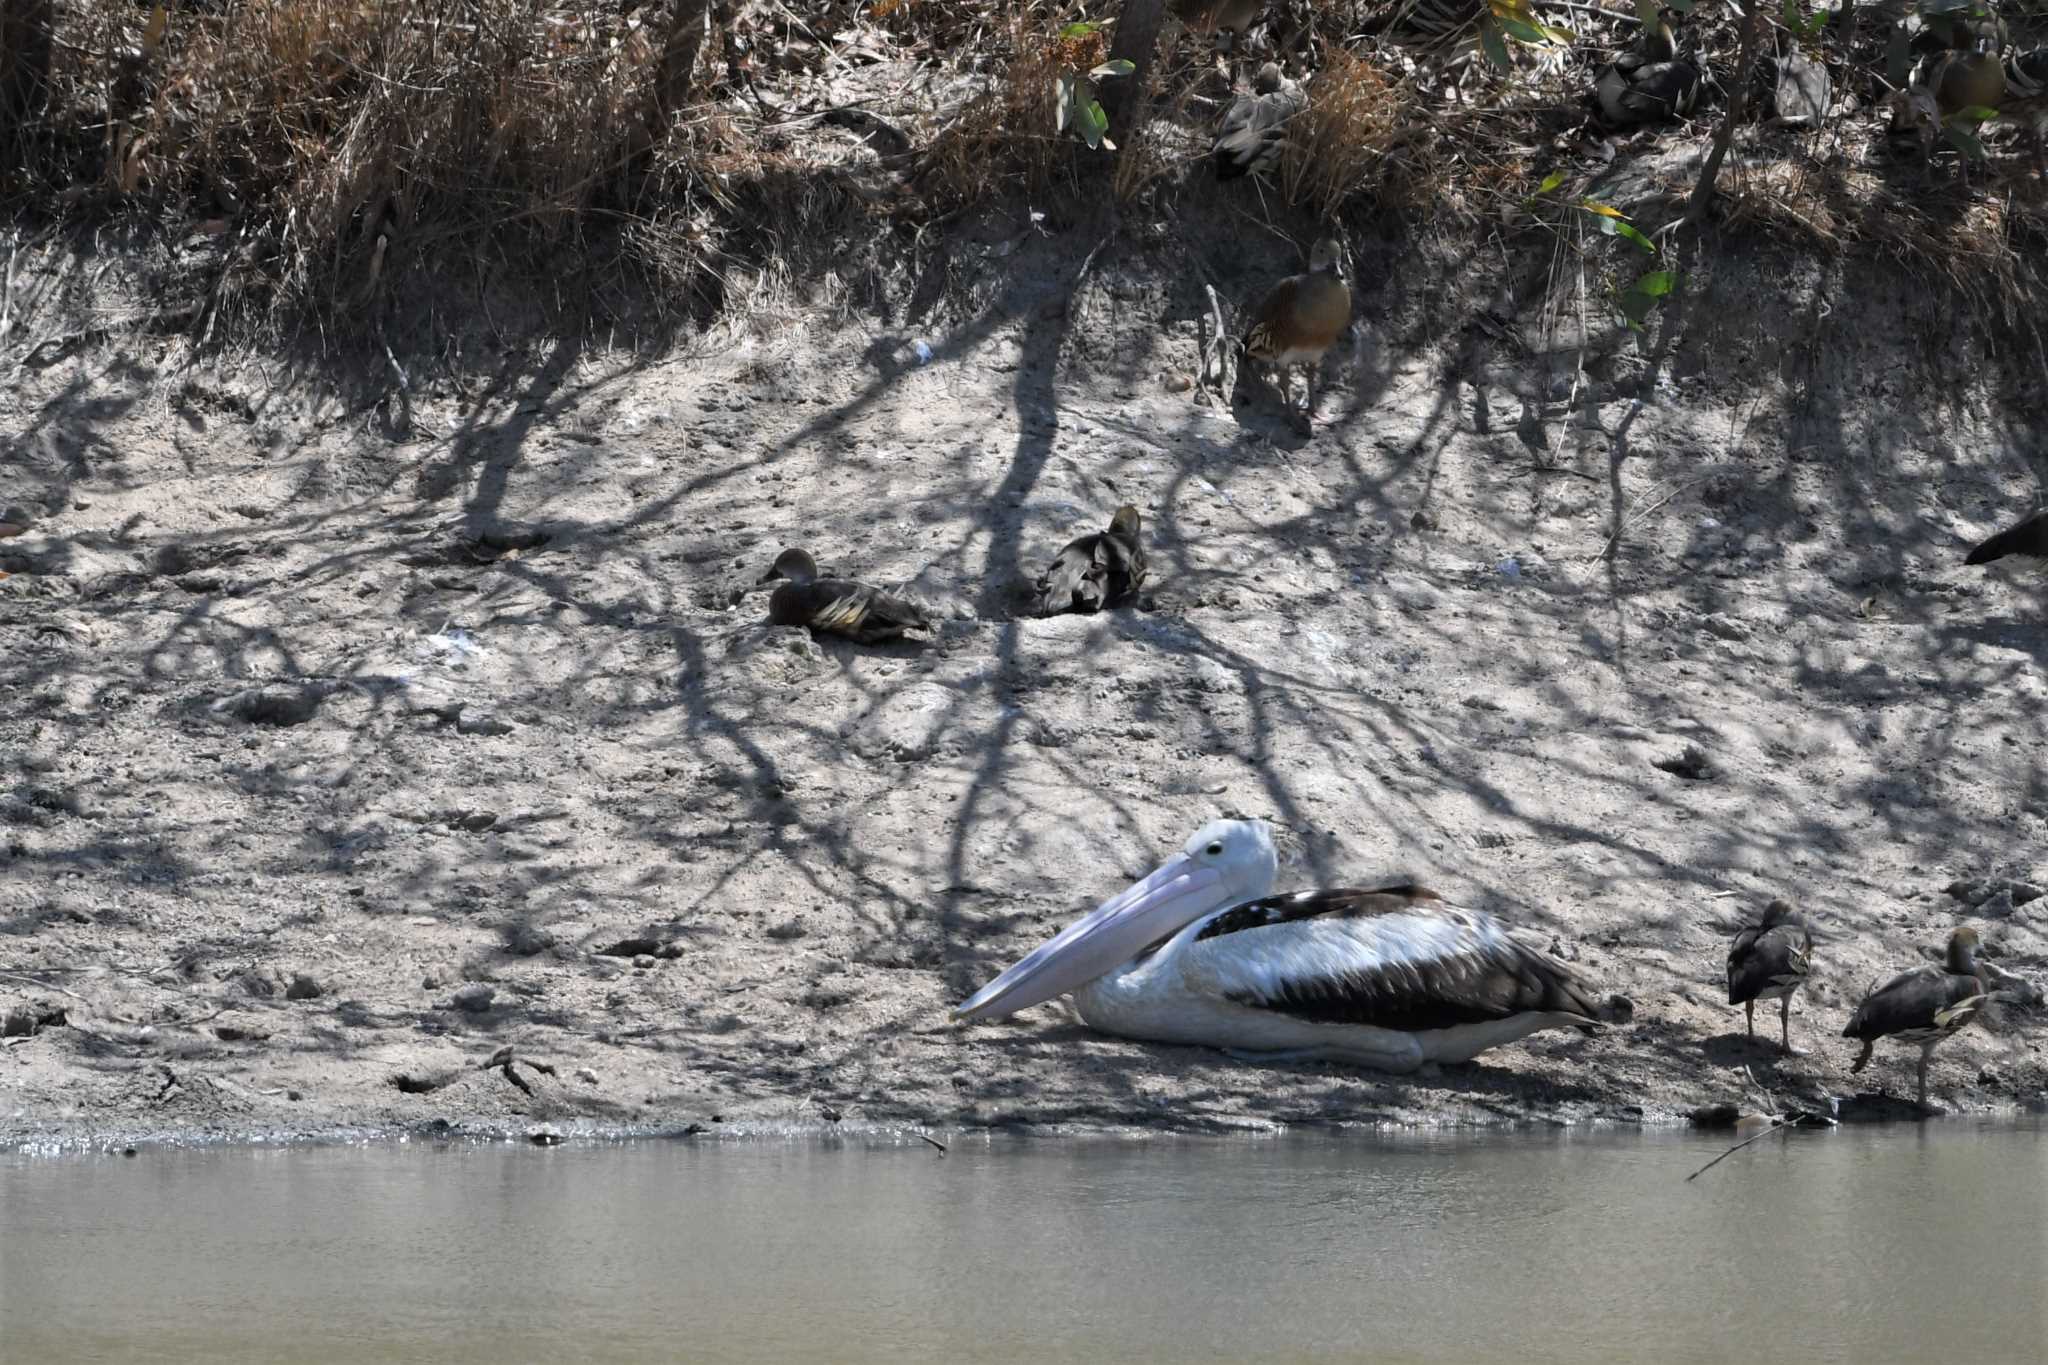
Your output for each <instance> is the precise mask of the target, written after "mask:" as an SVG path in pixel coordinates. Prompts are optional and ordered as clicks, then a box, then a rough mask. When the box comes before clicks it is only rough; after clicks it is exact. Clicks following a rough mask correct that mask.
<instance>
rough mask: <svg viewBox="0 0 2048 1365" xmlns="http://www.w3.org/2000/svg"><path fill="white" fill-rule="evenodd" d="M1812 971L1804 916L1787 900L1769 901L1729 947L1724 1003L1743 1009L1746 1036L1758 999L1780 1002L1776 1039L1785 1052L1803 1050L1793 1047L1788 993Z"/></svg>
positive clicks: (1753, 1025) (1752, 1030)
mask: <svg viewBox="0 0 2048 1365" xmlns="http://www.w3.org/2000/svg"><path fill="white" fill-rule="evenodd" d="M1812 970H1813V935H1812V934H1810V933H1808V932H1807V929H1806V919H1805V917H1804V916H1802V915H1801V914H1800V913H1799V912H1798V911H1796V910H1794V909H1793V908H1792V906H1791V905H1790V904H1789V903H1788V902H1786V901H1781V900H1779V901H1772V902H1771V903H1770V904H1769V905H1767V906H1765V907H1764V917H1763V918H1762V919H1761V920H1759V921H1758V922H1757V923H1755V924H1751V925H1747V926H1745V927H1744V928H1743V929H1742V930H1741V931H1740V932H1738V933H1737V934H1736V935H1735V944H1734V946H1733V947H1731V948H1729V950H1728V1003H1729V1004H1731V1005H1741V1006H1743V1007H1744V1009H1745V1013H1746V1014H1747V1022H1748V1025H1749V1036H1750V1037H1752V1038H1754V1037H1756V1002H1757V1001H1759V1000H1776V1001H1777V1002H1778V1041H1779V1044H1780V1045H1781V1046H1782V1047H1783V1048H1784V1049H1785V1054H1786V1055H1787V1056H1798V1055H1800V1053H1801V1052H1802V1051H1803V1049H1800V1048H1795V1047H1793V1046H1792V995H1793V992H1795V991H1797V990H1798V989H1799V988H1800V987H1801V986H1803V985H1805V984H1806V978H1807V975H1808V974H1809V973H1810V972H1811V971H1812Z"/></svg>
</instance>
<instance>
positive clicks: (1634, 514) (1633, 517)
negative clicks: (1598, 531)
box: [1600, 479, 1699, 559]
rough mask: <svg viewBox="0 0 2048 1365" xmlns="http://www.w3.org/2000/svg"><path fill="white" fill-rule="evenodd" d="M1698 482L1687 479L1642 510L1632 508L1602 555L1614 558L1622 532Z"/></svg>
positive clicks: (1610, 538)
mask: <svg viewBox="0 0 2048 1365" xmlns="http://www.w3.org/2000/svg"><path fill="white" fill-rule="evenodd" d="M1698 482H1699V480H1698V479H1687V480H1686V481H1685V482H1684V483H1682V484H1679V485H1678V486H1677V487H1676V488H1674V489H1672V490H1671V491H1670V492H1669V493H1666V494H1665V495H1664V496H1663V497H1661V498H1659V499H1657V500H1656V501H1655V502H1653V503H1651V504H1650V505H1649V506H1648V507H1645V508H1642V509H1641V510H1637V509H1635V508H1630V509H1629V514H1628V515H1627V516H1626V517H1624V518H1623V519H1622V522H1621V524H1620V525H1619V526H1616V527H1615V528H1614V534H1613V535H1611V536H1609V537H1607V548H1606V549H1604V550H1602V551H1601V552H1600V557H1601V558H1602V559H1612V558H1614V549H1615V547H1616V546H1617V545H1619V544H1620V543H1621V537H1622V534H1623V533H1624V532H1625V531H1627V530H1628V528H1629V527H1631V526H1634V525H1636V524H1637V523H1638V522H1640V521H1642V519H1643V518H1644V517H1647V516H1648V515H1650V513H1652V512H1654V511H1656V510H1657V509H1658V508H1659V507H1662V506H1663V505H1664V504H1665V503H1667V502H1670V501H1671V500H1672V499H1673V498H1675V497H1677V496H1678V495H1679V494H1680V493H1683V492H1684V491H1685V490H1686V489H1688V488H1690V487H1692V486H1693V485H1694V484H1696V483H1698Z"/></svg>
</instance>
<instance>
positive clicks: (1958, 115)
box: [1948, 104, 1998, 123]
mask: <svg viewBox="0 0 2048 1365" xmlns="http://www.w3.org/2000/svg"><path fill="white" fill-rule="evenodd" d="M1997 117H1998V111H1997V110H1996V109H1986V108H1985V107H1984V106H1983V105H1981V104H1973V105H1970V106H1969V107H1968V108H1966V109H1958V110H1956V111H1955V112H1954V113H1953V114H1950V115H1949V116H1948V122H1950V123H1982V122H1984V121H1985V120H1986V119H1994V118H1997Z"/></svg>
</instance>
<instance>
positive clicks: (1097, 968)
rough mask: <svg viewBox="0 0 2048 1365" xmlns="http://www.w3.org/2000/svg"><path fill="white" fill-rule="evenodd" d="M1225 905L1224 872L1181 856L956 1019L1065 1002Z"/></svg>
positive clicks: (1045, 947)
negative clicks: (1056, 1000)
mask: <svg viewBox="0 0 2048 1365" xmlns="http://www.w3.org/2000/svg"><path fill="white" fill-rule="evenodd" d="M1228 900H1229V894H1228V892H1227V891H1225V889H1224V887H1223V875H1222V873H1221V872H1219V871H1217V869H1215V868H1213V867H1207V866H1203V865H1201V864H1199V863H1197V862H1196V861H1195V860H1194V859H1192V858H1190V857H1188V856H1187V855H1186V854H1184V853H1182V854H1176V855H1174V856H1173V857H1172V858H1170V859H1169V860H1167V862H1166V863H1165V864H1164V865H1163V866H1161V867H1160V868H1159V869H1158V870H1157V871H1155V872H1153V873H1152V874H1151V875H1150V876H1148V877H1146V878H1145V879H1144V880H1143V881H1140V882H1137V883H1135V884H1134V885H1132V886H1129V887H1126V888H1125V889H1124V890H1122V891H1119V892H1118V893H1117V894H1116V895H1114V896H1111V897H1110V898H1109V899H1108V900H1106V901H1104V902H1103V903H1102V904H1101V905H1100V906H1098V907H1097V908H1096V909H1095V911H1094V912H1093V913H1091V914H1089V915H1087V916H1085V917H1083V918H1082V919H1079V920H1076V921H1075V922H1074V923H1072V924H1070V925H1068V926H1067V927H1066V928H1065V929H1062V930H1061V931H1060V932H1059V934H1058V935H1057V936H1056V937H1055V938H1053V939H1052V940H1051V941H1050V942H1048V943H1043V944H1040V945H1039V946H1038V947H1037V948H1034V949H1033V950H1032V951H1031V953H1030V955H1029V956H1027V957H1025V958H1024V959H1023V961H1021V962H1019V963H1017V965H1016V966H1014V967H1012V968H1010V970H1008V971H1006V972H1004V973H1003V974H1002V975H1001V976H999V977H997V978H996V979H995V980H993V981H991V982H989V983H988V984H987V985H986V986H983V987H982V988H981V989H980V990H978V991H976V992H975V993H974V996H973V998H971V999H969V1000H968V1001H967V1002H966V1003H965V1004H963V1005H960V1006H958V1007H956V1008H955V1009H954V1010H953V1018H954V1019H955V1020H958V1021H963V1022H965V1021H971V1020H978V1019H1000V1018H1002V1017H1003V1016H1005V1015H1009V1014H1015V1013H1016V1012H1017V1011H1018V1010H1021V1009H1029V1008H1030V1007H1031V1006H1033V1005H1037V1004H1042V1003H1044V1002H1045V1001H1047V1000H1051V999H1054V998H1055V997H1057V996H1061V995H1065V994H1066V993H1067V992H1068V991H1071V990H1073V989H1075V988H1076V987H1077V986H1081V985H1085V984H1086V983H1088V982H1090V981H1093V980H1094V979H1095V978H1096V977H1098V976H1101V975H1102V974H1103V973H1105V972H1107V971H1108V970H1109V969H1110V968H1112V967H1115V966H1117V965H1119V964H1121V963H1124V962H1128V961H1130V960H1131V959H1132V958H1134V957H1136V956H1137V955H1138V954H1139V953H1140V952H1141V951H1143V950H1144V949H1146V948H1149V947H1151V946H1152V945H1153V944H1155V943H1158V942H1160V941H1161V940H1163V939H1167V938H1170V937H1172V936H1173V934H1174V933H1175V932H1176V931H1178V930H1180V929H1183V928H1185V927H1187V926H1188V925H1190V924H1193V923H1194V922H1195V921H1196V920H1198V919H1200V918H1202V916H1204V915H1207V914H1209V913H1211V912H1212V911H1216V910H1220V909H1222V908H1223V907H1224V905H1225V904H1226V903H1227V902H1228Z"/></svg>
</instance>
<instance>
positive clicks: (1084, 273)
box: [1074, 228, 1116, 289]
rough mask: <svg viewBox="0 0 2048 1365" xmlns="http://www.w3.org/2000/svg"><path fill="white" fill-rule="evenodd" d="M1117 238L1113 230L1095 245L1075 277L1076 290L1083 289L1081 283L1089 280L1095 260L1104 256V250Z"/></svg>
mask: <svg viewBox="0 0 2048 1365" xmlns="http://www.w3.org/2000/svg"><path fill="white" fill-rule="evenodd" d="M1115 236H1116V229H1115V228H1111V229H1110V230H1109V232H1108V233H1107V234H1105V235H1104V236H1103V239H1102V240H1101V241H1099V242H1097V243H1096V244H1095V247H1094V249H1093V250H1092V251H1090V252H1089V253H1088V256H1087V259H1085V260H1083V261H1082V262H1081V269H1080V270H1079V271H1078V272H1077V273H1076V274H1075V275H1074V288H1076V289H1079V288H1080V287H1081V281H1083V280H1085V279H1087V278H1088V272H1089V271H1090V270H1092V269H1094V268H1095V258H1096V257H1097V256H1099V255H1101V254H1102V248H1104V247H1106V246H1108V245H1109V243H1110V240H1111V239H1112V238H1114V237H1115Z"/></svg>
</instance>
